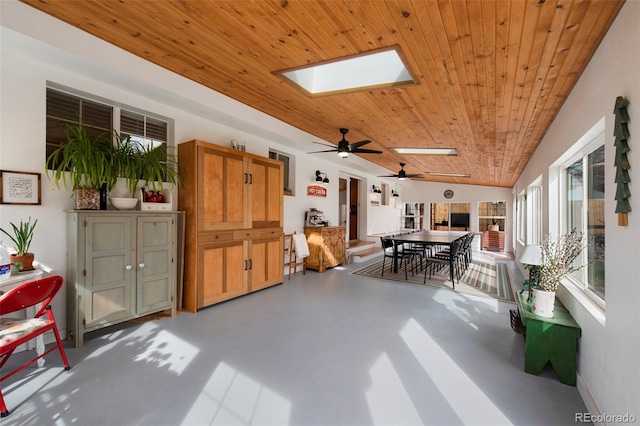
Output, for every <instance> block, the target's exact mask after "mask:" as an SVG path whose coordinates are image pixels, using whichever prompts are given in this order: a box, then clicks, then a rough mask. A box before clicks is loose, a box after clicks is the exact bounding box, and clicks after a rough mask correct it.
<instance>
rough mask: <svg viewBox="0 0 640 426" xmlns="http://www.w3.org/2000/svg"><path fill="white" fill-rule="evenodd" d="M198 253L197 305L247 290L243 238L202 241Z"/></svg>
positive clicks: (244, 292) (235, 295)
mask: <svg viewBox="0 0 640 426" xmlns="http://www.w3.org/2000/svg"><path fill="white" fill-rule="evenodd" d="M198 257H199V260H198V268H199V273H198V279H199V281H200V283H199V285H198V308H203V307H205V306H209V305H212V304H214V303H218V302H221V301H223V300H227V299H231V298H234V297H237V296H241V295H243V294H246V293H247V290H248V288H247V270H248V259H247V247H246V242H245V241H230V242H228V243H219V244H202V245H201V246H200V247H199V250H198Z"/></svg>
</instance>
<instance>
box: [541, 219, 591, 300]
mask: <svg viewBox="0 0 640 426" xmlns="http://www.w3.org/2000/svg"><path fill="white" fill-rule="evenodd" d="M593 246H595V240H594V238H593V237H589V236H585V235H584V234H583V233H582V232H578V231H576V230H575V229H573V230H572V231H571V232H570V233H568V234H562V235H560V236H559V237H558V238H557V239H556V240H553V239H552V238H551V237H550V236H548V235H547V236H546V237H545V238H544V240H543V242H542V244H541V246H540V248H541V254H540V260H541V263H542V265H541V266H540V280H539V281H538V287H539V288H540V289H541V290H544V291H556V290H557V288H558V285H559V284H560V280H561V279H562V278H564V277H565V276H567V275H569V274H571V273H573V272H575V271H578V270H580V269H582V268H584V267H585V266H587V265H589V264H591V263H594V262H596V261H598V260H602V258H603V256H596V257H594V258H593V259H592V260H591V261H589V262H587V263H584V264H581V265H576V264H575V262H574V261H575V259H576V258H577V257H578V256H580V254H581V253H582V251H583V250H584V249H586V248H588V247H593Z"/></svg>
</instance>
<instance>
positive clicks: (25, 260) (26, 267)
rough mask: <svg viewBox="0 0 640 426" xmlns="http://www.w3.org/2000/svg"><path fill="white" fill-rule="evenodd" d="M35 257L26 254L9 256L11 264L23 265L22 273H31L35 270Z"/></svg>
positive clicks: (31, 254)
mask: <svg viewBox="0 0 640 426" xmlns="http://www.w3.org/2000/svg"><path fill="white" fill-rule="evenodd" d="M34 258H35V255H34V254H33V253H25V254H24V255H22V256H18V255H16V254H12V255H10V256H9V259H10V260H11V263H18V262H20V263H22V268H21V269H20V270H21V271H30V270H32V269H33V260H34Z"/></svg>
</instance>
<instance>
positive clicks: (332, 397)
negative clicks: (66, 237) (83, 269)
mask: <svg viewBox="0 0 640 426" xmlns="http://www.w3.org/2000/svg"><path fill="white" fill-rule="evenodd" d="M364 265H365V264H362V263H361V264H351V265H347V266H346V267H338V268H334V269H331V270H328V271H326V272H325V273H322V274H319V273H317V272H314V271H308V272H307V275H306V276H304V275H302V274H301V273H298V274H295V275H294V276H293V277H292V279H291V281H288V280H286V278H285V282H284V284H282V285H278V286H275V287H272V288H270V289H266V290H264V291H260V292H258V293H254V294H251V295H247V296H244V297H241V298H238V299H235V300H231V301H228V302H225V303H221V304H218V305H215V306H212V307H209V308H206V309H203V310H201V311H199V312H198V313H197V314H195V315H194V314H191V313H182V314H180V315H178V316H176V317H174V318H169V319H163V320H159V321H152V322H147V323H143V324H131V323H127V324H122V325H117V326H113V327H110V328H108V329H106V330H101V331H97V332H93V333H89V334H87V335H86V336H85V344H84V346H83V347H82V348H79V349H75V348H71V347H70V346H67V350H66V352H67V356H68V357H69V361H70V363H71V364H72V369H71V370H70V371H64V370H63V369H62V368H61V362H60V359H59V356H58V355H57V354H56V353H52V354H50V355H49V356H48V357H47V363H46V366H45V368H42V369H37V368H35V367H33V368H32V367H30V368H28V369H27V370H25V371H23V372H21V373H19V374H17V375H16V376H14V377H12V378H11V379H9V380H7V381H5V382H4V383H2V390H3V392H4V396H5V400H6V402H7V405H8V407H9V410H10V411H11V414H10V416H9V417H6V418H4V419H2V420H1V421H0V424H2V425H3V426H4V425H66V426H71V425H82V426H84V425H94V426H99V425H154V426H157V425H214V424H221V425H232V424H234V425H235V424H240V425H250V424H251V425H253V424H271V425H289V424H291V425H374V424H375V425H414V424H415V425H417V424H424V425H454V424H466V425H505V424H516V425H562V424H574V423H575V422H574V416H575V413H583V412H585V411H586V408H585V406H584V403H583V402H582V400H581V398H580V395H579V394H578V391H577V389H576V388H574V387H570V386H567V385H564V384H562V383H560V382H559V381H558V379H557V378H556V377H555V374H554V372H553V370H551V368H550V367H547V368H546V369H545V370H544V371H543V372H542V373H541V375H540V376H533V375H530V374H526V373H524V371H523V366H524V341H523V337H522V335H518V334H516V333H514V332H513V331H512V330H511V328H510V326H509V309H512V308H514V306H515V305H513V304H510V303H504V302H499V301H496V300H494V299H490V298H481V297H476V296H470V295H463V294H459V293H455V292H451V291H446V290H437V289H434V288H430V287H421V286H414V285H406V284H403V283H395V282H385V281H380V280H372V279H367V278H363V277H359V276H354V275H350V274H349V273H348V272H349V271H353V270H355V269H357V268H360V267H362V266H364ZM511 273H512V276H511V277H512V280H513V282H516V283H520V282H522V281H523V280H522V275H521V274H520V272H519V271H517V270H516V269H515V267H513V264H512V267H511ZM68 343H69V342H67V344H68ZM25 355H26V353H20V354H16V355H14V356H13V357H12V359H11V360H10V363H9V364H11V365H14V364H17V363H18V361H20V360H22V359H23V358H24V357H25ZM9 367H10V366H9ZM7 369H8V368H7V367H5V368H4V370H7Z"/></svg>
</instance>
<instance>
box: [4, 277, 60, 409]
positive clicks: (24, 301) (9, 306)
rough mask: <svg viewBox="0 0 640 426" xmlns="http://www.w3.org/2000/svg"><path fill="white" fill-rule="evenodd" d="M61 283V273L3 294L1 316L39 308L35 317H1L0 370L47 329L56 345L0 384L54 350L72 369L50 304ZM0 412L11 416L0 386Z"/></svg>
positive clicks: (25, 364)
mask: <svg viewBox="0 0 640 426" xmlns="http://www.w3.org/2000/svg"><path fill="white" fill-rule="evenodd" d="M62 282H63V281H62V277H61V276H59V275H53V276H50V277H46V278H41V279H39V280H35V281H29V282H26V283H24V284H21V285H19V286H17V287H15V288H13V289H11V290H9V291H7V292H6V293H5V294H3V295H2V296H0V315H3V316H4V315H7V314H11V313H14V312H19V311H23V310H24V309H26V308H29V307H32V306H33V307H35V308H36V314H35V316H34V317H33V318H26V319H23V318H7V317H3V318H0V357H1V359H0V369H2V367H4V365H5V364H6V362H7V360H8V359H9V357H10V356H11V355H12V354H13V352H14V351H15V350H16V348H17V347H18V346H20V345H22V344H24V343H26V342H28V341H29V340H31V339H35V338H36V337H38V336H40V335H42V334H44V333H46V332H48V331H52V332H53V335H54V336H55V339H56V344H55V345H54V346H53V347H51V348H50V349H48V350H46V351H44V352H43V353H41V354H39V355H37V356H36V357H35V358H33V359H31V360H30V361H27V362H25V363H24V364H22V365H20V366H19V367H17V368H15V369H13V370H11V371H10V372H9V373H8V374H6V375H4V376H3V377H0V383H2V382H3V381H4V380H6V379H8V378H9V377H11V376H13V375H14V374H16V373H18V372H19V371H21V370H23V369H24V368H26V367H28V366H29V365H31V364H33V363H34V362H36V361H37V360H39V359H40V358H43V357H44V356H45V355H47V354H49V353H51V352H53V351H55V350H58V352H59V353H60V357H61V358H62V364H63V365H64V369H65V370H69V369H70V368H71V367H70V366H69V362H68V361H67V355H66V354H65V352H64V347H63V346H62V341H61V339H60V334H59V333H58V325H57V324H56V320H55V318H54V316H53V311H52V310H51V305H50V304H51V301H52V300H53V298H54V296H55V295H56V293H58V290H60V287H62ZM0 415H1V416H2V417H6V416H8V415H9V410H8V409H7V406H6V404H5V402H4V396H3V395H2V390H1V389H0Z"/></svg>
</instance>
